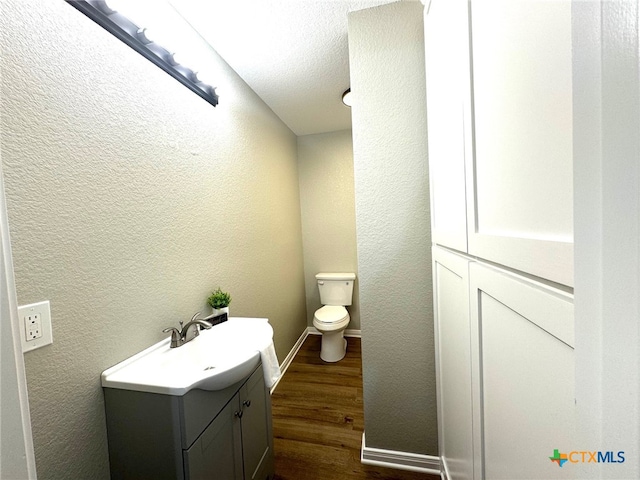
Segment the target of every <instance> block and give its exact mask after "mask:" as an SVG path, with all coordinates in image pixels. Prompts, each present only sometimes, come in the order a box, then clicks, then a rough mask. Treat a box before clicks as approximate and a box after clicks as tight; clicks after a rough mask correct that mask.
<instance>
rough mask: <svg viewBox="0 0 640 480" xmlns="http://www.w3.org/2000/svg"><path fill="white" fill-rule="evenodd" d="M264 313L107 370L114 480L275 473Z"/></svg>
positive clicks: (261, 479)
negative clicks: (264, 357)
mask: <svg viewBox="0 0 640 480" xmlns="http://www.w3.org/2000/svg"><path fill="white" fill-rule="evenodd" d="M272 336H273V330H272V329H271V326H270V325H269V324H268V322H267V320H266V319H246V318H237V317H236V318H230V319H229V320H228V321H227V322H225V323H223V324H220V325H216V326H215V327H213V328H211V329H209V330H206V331H202V332H200V335H199V336H198V337H197V338H195V339H194V340H192V341H190V342H189V343H188V344H185V345H183V346H181V347H179V348H169V339H165V340H163V341H162V342H159V343H158V344H156V345H154V346H152V347H150V348H149V349H147V350H145V351H143V352H141V353H139V354H138V355H135V356H134V357H131V358H130V359H128V360H125V361H124V362H122V363H120V364H118V365H116V366H114V367H112V368H110V369H108V370H106V371H105V372H104V373H103V375H102V385H103V389H104V399H105V409H106V417H107V432H108V439H109V461H110V465H111V478H112V479H153V480H156V479H181V480H182V479H213V480H215V479H219V480H241V479H252V480H270V479H272V478H273V475H274V464H273V433H272V426H271V401H270V395H269V391H268V388H267V387H266V386H265V381H264V374H263V367H262V361H261V356H260V351H261V350H262V349H263V348H264V346H265V344H266V345H268V344H269V343H270V342H271V339H272Z"/></svg>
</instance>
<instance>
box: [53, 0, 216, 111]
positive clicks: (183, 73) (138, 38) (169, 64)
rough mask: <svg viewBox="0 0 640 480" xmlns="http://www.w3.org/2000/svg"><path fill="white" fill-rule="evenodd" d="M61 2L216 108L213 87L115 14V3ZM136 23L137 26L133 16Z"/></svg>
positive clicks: (141, 28)
mask: <svg viewBox="0 0 640 480" xmlns="http://www.w3.org/2000/svg"><path fill="white" fill-rule="evenodd" d="M65 1H66V2H67V3H68V4H69V5H71V6H72V7H74V8H76V9H78V10H79V11H80V12H82V13H84V14H85V15H86V16H87V17H89V18H90V19H91V20H93V21H94V22H96V23H97V24H98V25H100V26H101V27H102V28H104V29H105V30H106V31H108V32H109V33H111V34H112V35H113V36H115V37H116V38H118V39H119V40H121V41H122V42H124V43H126V44H127V45H128V46H130V47H131V48H133V49H134V50H135V51H136V52H138V53H139V54H140V55H142V56H143V57H145V58H146V59H147V60H149V61H150V62H152V63H154V64H155V65H157V66H158V67H160V68H161V69H162V70H164V71H165V72H166V73H168V74H169V75H171V76H172V77H173V78H175V79H176V80H178V81H179V82H180V83H182V84H183V85H184V86H185V87H187V88H188V89H189V90H191V91H192V92H194V93H195V94H197V95H199V96H200V97H202V98H204V99H205V100H206V101H207V102H209V103H210V104H211V105H213V106H214V107H215V106H216V105H218V95H217V94H216V92H215V88H214V87H212V86H211V85H208V84H206V83H203V82H202V81H199V80H198V79H197V78H196V76H195V75H194V72H193V70H191V69H190V68H187V67H185V66H183V65H181V64H180V63H179V62H178V61H177V60H178V58H179V56H178V55H177V54H176V53H175V52H173V51H169V50H167V49H166V48H165V47H163V46H162V45H160V44H158V43H157V41H156V40H155V37H154V36H151V35H148V33H149V32H147V29H146V28H145V26H144V25H137V24H136V23H134V22H133V21H132V20H131V19H129V18H127V17H126V16H124V15H123V13H121V12H118V11H117V10H116V9H117V8H118V5H119V4H118V2H116V1H112V0H109V3H108V4H107V2H105V1H104V0H65ZM136 22H138V23H141V22H140V20H137V17H136ZM154 33H155V32H154Z"/></svg>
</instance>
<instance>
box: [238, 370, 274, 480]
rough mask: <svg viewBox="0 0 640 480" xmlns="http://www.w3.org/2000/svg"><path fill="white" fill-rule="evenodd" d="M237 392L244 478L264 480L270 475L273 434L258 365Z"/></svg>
mask: <svg viewBox="0 0 640 480" xmlns="http://www.w3.org/2000/svg"><path fill="white" fill-rule="evenodd" d="M239 395H240V401H241V403H242V456H243V458H244V478H245V479H247V480H249V479H250V480H265V479H267V478H270V477H271V475H272V474H273V439H272V438H273V437H272V428H271V399H270V397H269V393H268V391H267V389H266V387H265V384H264V377H263V375H262V369H261V368H260V369H259V371H256V373H254V374H253V375H252V376H251V378H249V380H248V381H247V383H246V384H245V385H244V386H243V387H242V389H241V390H240V393H239Z"/></svg>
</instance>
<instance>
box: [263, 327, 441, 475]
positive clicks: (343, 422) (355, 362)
mask: <svg viewBox="0 0 640 480" xmlns="http://www.w3.org/2000/svg"><path fill="white" fill-rule="evenodd" d="M320 341H321V337H320V336H319V335H309V337H307V339H306V340H305V342H304V344H303V345H302V348H300V351H299V352H298V354H297V355H296V357H295V359H294V360H293V362H292V363H291V365H290V366H289V368H288V369H287V372H286V373H285V375H284V376H283V378H282V379H281V380H280V383H279V384H278V386H277V387H276V390H275V391H274V392H273V395H272V396H271V403H272V408H273V433H274V437H275V439H274V453H275V470H276V475H275V479H276V480H342V479H344V480H359V479H378V480H440V477H439V476H435V475H428V474H424V473H417V472H409V471H404V470H396V469H389V468H382V467H373V466H368V465H363V464H362V463H360V445H361V442H362V431H363V428H364V414H363V409H362V364H361V351H360V339H359V338H348V339H347V341H348V347H347V356H346V357H345V358H344V359H343V360H341V361H340V362H337V363H325V362H323V361H322V360H320Z"/></svg>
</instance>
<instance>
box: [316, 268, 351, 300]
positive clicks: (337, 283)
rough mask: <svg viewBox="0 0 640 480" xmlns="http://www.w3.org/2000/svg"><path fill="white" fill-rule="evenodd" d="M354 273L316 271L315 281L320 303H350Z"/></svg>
mask: <svg viewBox="0 0 640 480" xmlns="http://www.w3.org/2000/svg"><path fill="white" fill-rule="evenodd" d="M355 279H356V274H355V273H318V274H317V275H316V281H317V282H318V290H320V302H321V303H322V305H337V306H340V305H342V306H346V305H351V298H352V297H353V283H354V280H355Z"/></svg>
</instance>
